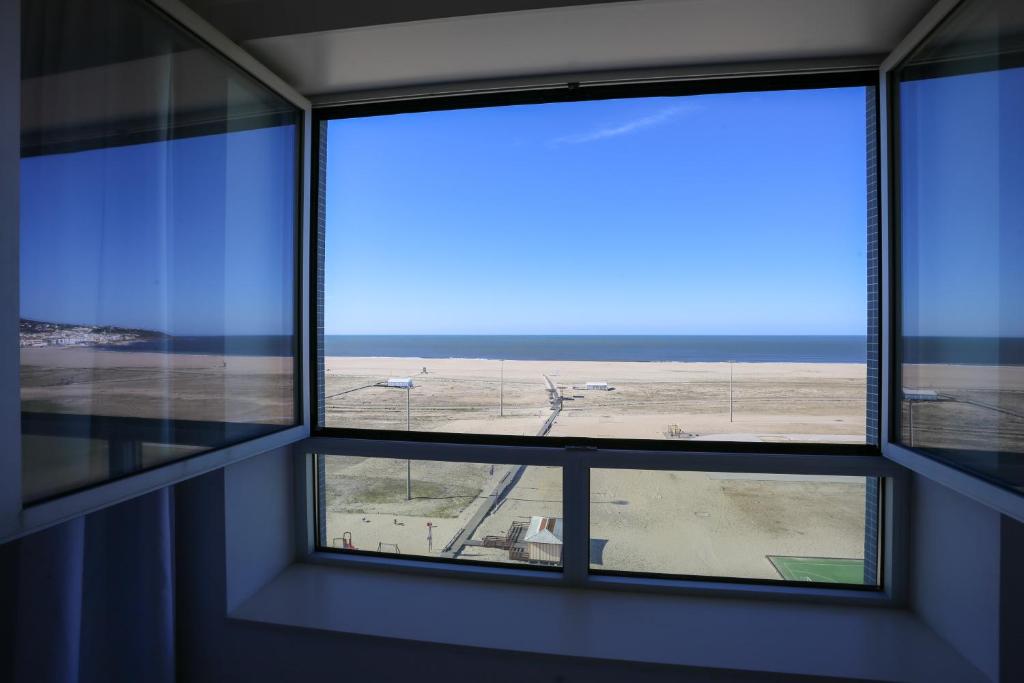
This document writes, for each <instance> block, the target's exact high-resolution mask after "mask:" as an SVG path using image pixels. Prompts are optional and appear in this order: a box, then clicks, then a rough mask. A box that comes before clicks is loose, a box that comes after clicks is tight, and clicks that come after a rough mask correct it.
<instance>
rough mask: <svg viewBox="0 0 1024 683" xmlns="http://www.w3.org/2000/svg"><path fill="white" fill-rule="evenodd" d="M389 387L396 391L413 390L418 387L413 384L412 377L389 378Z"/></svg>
mask: <svg viewBox="0 0 1024 683" xmlns="http://www.w3.org/2000/svg"><path fill="white" fill-rule="evenodd" d="M387 385H388V386H389V387H394V388H395V389H412V388H413V387H414V386H416V385H415V384H413V381H412V377H388V382H387Z"/></svg>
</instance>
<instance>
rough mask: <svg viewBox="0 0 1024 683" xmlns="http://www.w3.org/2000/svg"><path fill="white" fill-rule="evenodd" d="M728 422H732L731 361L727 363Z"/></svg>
mask: <svg viewBox="0 0 1024 683" xmlns="http://www.w3.org/2000/svg"><path fill="white" fill-rule="evenodd" d="M729 422H732V361H729Z"/></svg>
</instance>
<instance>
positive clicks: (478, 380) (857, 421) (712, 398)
mask: <svg viewBox="0 0 1024 683" xmlns="http://www.w3.org/2000/svg"><path fill="white" fill-rule="evenodd" d="M324 365H325V376H326V390H325V396H326V401H325V405H326V424H327V426H331V427H357V428H371V429H405V428H406V424H407V419H408V423H409V426H410V427H411V428H412V429H413V430H415V431H443V432H454V433H478V434H516V435H529V436H532V435H535V434H537V431H538V429H539V428H540V426H541V425H542V424H543V422H544V420H545V419H546V418H547V416H548V414H549V413H550V410H551V407H550V402H549V395H548V390H547V384H546V380H545V377H547V378H549V379H550V380H551V381H552V382H553V383H554V385H556V386H557V387H558V389H559V391H560V393H561V395H562V396H563V397H564V399H565V400H564V401H563V402H562V410H561V413H560V415H559V417H558V418H557V419H556V420H555V423H554V425H553V426H552V428H551V432H550V434H551V435H552V436H592V437H612V438H640V439H665V438H669V434H670V433H671V429H672V426H673V425H675V426H676V427H678V433H679V434H680V435H681V437H682V438H691V439H711V440H719V439H721V440H743V441H793V442H799V441H823V440H827V441H835V442H847V443H863V441H864V415H865V400H866V399H865V386H866V381H865V373H866V369H865V366H864V365H863V364H857V363H734V364H731V365H732V367H731V372H732V419H731V421H730V364H729V363H645V362H595V361H504V362H499V361H492V360H468V359H422V358H342V357H328V358H326V359H325V363H324ZM424 368H425V369H426V371H427V372H426V374H424V373H423V370H424ZM388 377H411V378H412V379H413V381H414V383H415V385H416V387H415V388H414V389H413V390H412V391H411V393H410V395H409V396H408V411H407V404H406V400H407V396H406V392H405V391H404V390H396V389H389V388H385V387H379V386H375V384H377V383H380V382H382V381H385V380H386V379H387V378H388ZM587 382H607V383H608V384H609V385H610V386H611V387H613V390H612V391H596V390H586V389H582V388H574V387H583V386H584V385H585V384H586V383H587ZM499 413H500V415H499Z"/></svg>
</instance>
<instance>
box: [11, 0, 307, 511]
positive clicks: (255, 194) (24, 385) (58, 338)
mask: <svg viewBox="0 0 1024 683" xmlns="http://www.w3.org/2000/svg"><path fill="white" fill-rule="evenodd" d="M23 23H24V27H23V28H24V32H25V36H26V38H25V40H23V41H22V44H23V46H24V48H23V49H24V51H25V54H24V55H23V73H22V95H23V98H22V99H23V110H22V162H21V200H20V203H21V225H20V249H21V254H20V258H21V276H20V277H21V318H22V320H21V398H22V428H23V432H24V433H25V435H26V438H25V439H24V446H23V471H24V477H23V483H24V487H23V488H24V498H25V499H26V500H27V501H34V500H39V499H42V498H44V497H47V496H51V495H56V494H59V493H61V492H64V491H67V490H70V489H75V488H79V487H81V486H85V485H89V484H94V483H99V482H102V481H105V480H108V479H111V478H116V477H120V476H124V475H127V474H130V473H132V472H135V471H137V470H140V469H143V468H147V467H153V466H157V465H160V464H163V463H165V462H170V461H172V460H175V459H178V458H181V457H187V456H188V455H191V454H194V453H197V452H202V451H206V450H209V449H213V448H218V447H222V446H224V445H228V444H231V443H235V442H238V441H241V440H245V439H249V438H252V437H254V436H259V435H262V434H266V433H269V432H272V431H276V430H279V429H281V428H283V427H285V426H288V425H292V424H294V423H295V420H296V417H295V416H296V401H295V367H296V365H295V348H296V345H295V336H294V334H295V325H296V318H295V305H294V300H295V285H294V283H295V265H294V264H295V247H294V244H295V234H296V233H295V230H296V212H297V207H296V191H297V186H296V182H297V181H296V178H297V173H296V171H297V164H298V159H297V156H296V155H297V151H296V150H297V146H296V142H297V136H298V121H299V119H298V116H297V112H296V110H295V109H294V108H293V107H291V106H290V105H289V104H288V103H286V102H285V101H284V100H282V99H280V98H279V97H277V96H276V95H274V94H272V93H271V92H269V91H268V90H266V89H264V88H263V87H262V86H260V85H259V84H257V83H256V82H255V81H253V80H252V79H250V78H249V77H248V76H246V75H244V74H243V73H242V72H241V71H239V70H238V69H236V68H235V67H233V66H232V65H230V64H229V63H228V62H226V61H224V60H223V59H222V58H221V57H219V56H218V55H217V54H215V53H214V52H212V51H211V50H209V49H207V48H205V47H203V46H201V45H200V44H199V43H198V42H196V41H195V40H194V39H193V38H191V37H190V36H189V35H188V34H186V33H185V32H184V31H182V30H180V29H178V28H177V27H176V26H175V25H173V24H172V23H170V22H169V21H168V20H167V19H166V18H165V17H163V16H162V15H160V14H158V13H157V12H156V11H155V10H153V9H152V8H150V7H149V5H148V4H147V3H144V2H135V1H131V0H117V1H116V2H110V3H92V2H90V3H68V2H64V1H62V0H46V1H44V2H39V3H29V4H27V5H26V8H25V15H24V17H23ZM65 27H66V28H67V30H68V33H69V35H67V36H63V35H61V29H62V28H65Z"/></svg>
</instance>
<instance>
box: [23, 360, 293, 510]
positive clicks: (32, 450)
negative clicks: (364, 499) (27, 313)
mask: <svg viewBox="0 0 1024 683" xmlns="http://www.w3.org/2000/svg"><path fill="white" fill-rule="evenodd" d="M293 386H294V384H293V375H292V359H290V358H282V357H271V356H215V355H192V354H167V353H154V352H136V351H111V350H106V349H97V348H92V347H73V348H60V347H46V348H23V349H21V406H22V410H23V411H25V412H30V413H39V414H43V415H45V414H67V415H99V416H109V417H130V418H150V419H153V420H159V421H163V420H194V421H199V422H207V423H209V422H224V423H230V424H234V425H236V426H235V427H234V428H232V429H234V430H235V431H231V429H225V430H224V435H223V436H221V437H220V438H222V439H224V438H226V439H231V440H236V441H237V440H239V439H242V438H252V437H253V436H256V435H258V434H260V433H263V432H266V431H270V430H273V429H277V428H280V427H282V426H285V425H289V424H293V422H294V419H295V417H294V416H295V410H294V391H293ZM160 424H161V423H160V422H157V423H155V424H154V428H153V436H152V439H151V440H150V441H143V442H140V443H137V444H136V445H137V446H138V462H139V466H141V467H143V468H146V467H153V466H156V465H159V464H161V463H163V462H167V461H170V460H176V459H178V458H182V457H186V456H188V455H191V454H194V453H198V452H201V451H205V450H209V448H211V447H217V446H219V445H222V443H220V442H217V441H216V439H217V438H218V437H217V436H216V434H210V433H207V434H204V435H202V436H201V437H200V438H201V439H206V440H209V439H211V438H212V439H214V442H212V443H209V444H208V445H204V444H200V445H195V444H193V445H185V444H168V443H164V440H166V439H167V438H168V437H167V436H166V434H165V432H164V430H162V429H161V427H160ZM246 425H248V427H246ZM92 436H93V437H94V438H89V439H83V438H68V437H65V436H55V435H47V434H32V433H28V434H25V435H24V437H23V447H22V451H23V454H24V457H23V458H22V464H23V469H22V488H23V491H24V493H25V496H26V498H27V499H33V498H37V497H42V496H46V495H50V494H52V493H56V492H59V491H62V490H66V489H68V488H75V487H78V486H85V485H87V484H91V483H94V482H98V481H103V480H105V479H108V478H109V477H110V476H111V471H110V467H111V464H110V455H109V448H108V443H107V441H106V440H104V438H103V435H101V434H93V435H92Z"/></svg>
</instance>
